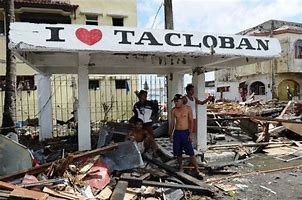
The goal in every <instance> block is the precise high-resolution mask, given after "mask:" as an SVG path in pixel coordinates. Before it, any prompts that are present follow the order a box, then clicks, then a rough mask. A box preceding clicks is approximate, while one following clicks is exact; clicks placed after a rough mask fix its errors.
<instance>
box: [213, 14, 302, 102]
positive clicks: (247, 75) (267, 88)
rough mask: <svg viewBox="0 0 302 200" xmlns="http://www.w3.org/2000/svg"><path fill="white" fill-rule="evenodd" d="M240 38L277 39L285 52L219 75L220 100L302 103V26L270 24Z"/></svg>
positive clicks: (244, 32) (217, 88) (263, 25)
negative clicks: (276, 100) (263, 37)
mask: <svg viewBox="0 0 302 200" xmlns="http://www.w3.org/2000/svg"><path fill="white" fill-rule="evenodd" d="M238 34H241V35H254V36H266V37H267V36H270V37H274V38H278V39H279V41H280V45H281V48H282V52H281V55H280V57H279V58H277V59H274V60H270V61H265V62H259V63H256V64H252V65H246V66H241V67H236V68H230V69H227V70H219V71H216V72H215V83H216V96H217V99H219V98H222V99H226V100H232V101H244V100H245V99H246V98H247V97H248V96H250V95H252V94H254V95H255V96H254V97H255V99H264V100H269V99H272V98H277V99H279V100H280V101H287V100H289V99H297V100H298V99H301V98H302V88H301V86H302V24H300V23H294V22H286V21H278V20H269V21H266V22H264V23H262V24H259V25H258V26H255V27H252V28H250V29H247V30H244V31H242V32H240V33H238Z"/></svg>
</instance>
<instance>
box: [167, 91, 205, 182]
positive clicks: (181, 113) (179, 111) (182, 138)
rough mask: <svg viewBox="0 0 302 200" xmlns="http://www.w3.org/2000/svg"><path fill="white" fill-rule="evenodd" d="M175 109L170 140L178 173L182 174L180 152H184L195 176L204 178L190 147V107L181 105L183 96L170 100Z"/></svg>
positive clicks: (191, 125)
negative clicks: (188, 158)
mask: <svg viewBox="0 0 302 200" xmlns="http://www.w3.org/2000/svg"><path fill="white" fill-rule="evenodd" d="M172 101H174V104H175V107H174V108H173V109H172V113H171V123H170V131H169V133H170V140H171V142H173V153H174V155H175V156H176V157H177V160H178V164H179V171H180V172H183V163H182V151H183V150H184V151H185V153H186V154H187V155H189V156H190V159H191V162H192V164H193V166H194V168H195V171H196V173H197V176H198V177H199V178H201V177H202V176H204V174H203V173H201V172H200V171H199V169H198V165H197V162H196V158H195V155H194V150H193V146H192V130H193V115H192V109H191V107H190V106H187V105H185V104H184V103H183V96H182V95H181V94H176V95H175V96H174V98H173V99H172Z"/></svg>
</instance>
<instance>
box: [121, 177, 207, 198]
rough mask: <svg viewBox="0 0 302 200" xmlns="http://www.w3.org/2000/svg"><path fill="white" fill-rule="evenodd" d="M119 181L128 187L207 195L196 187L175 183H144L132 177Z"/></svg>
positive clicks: (205, 191) (203, 190) (202, 189)
mask: <svg viewBox="0 0 302 200" xmlns="http://www.w3.org/2000/svg"><path fill="white" fill-rule="evenodd" d="M121 180H123V181H127V182H128V184H129V187H138V188H140V187H141V186H142V185H144V186H153V187H159V188H160V187H163V188H175V189H187V190H192V191H196V192H199V193H202V194H208V192H209V191H208V190H205V189H204V188H202V187H200V186H196V185H186V184H175V183H163V182H156V181H145V180H141V179H139V178H132V177H128V178H127V177H122V178H121Z"/></svg>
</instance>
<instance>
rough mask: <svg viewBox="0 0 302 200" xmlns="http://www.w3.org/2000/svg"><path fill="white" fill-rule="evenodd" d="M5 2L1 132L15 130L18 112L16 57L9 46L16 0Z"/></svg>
mask: <svg viewBox="0 0 302 200" xmlns="http://www.w3.org/2000/svg"><path fill="white" fill-rule="evenodd" d="M4 4H5V5H4V6H5V21H6V24H5V28H6V29H5V30H6V76H5V97H4V110H3V118H2V130H1V134H6V133H8V132H15V113H16V112H15V110H16V93H15V92H16V57H15V56H14V54H13V53H12V51H11V50H10V49H9V48H8V44H9V30H10V23H12V22H14V21H15V9H14V0H6V1H4Z"/></svg>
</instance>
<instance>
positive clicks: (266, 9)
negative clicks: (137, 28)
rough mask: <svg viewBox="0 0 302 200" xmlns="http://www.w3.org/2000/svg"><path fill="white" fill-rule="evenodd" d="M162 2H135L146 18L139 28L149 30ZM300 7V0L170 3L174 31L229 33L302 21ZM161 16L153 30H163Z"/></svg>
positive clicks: (151, 0) (174, 1) (210, 0)
mask: <svg viewBox="0 0 302 200" xmlns="http://www.w3.org/2000/svg"><path fill="white" fill-rule="evenodd" d="M161 2H162V0H146V1H143V0H138V3H139V5H141V8H143V12H142V13H141V14H145V16H148V17H147V18H148V19H147V20H145V23H144V24H141V27H145V28H150V27H151V24H152V23H153V20H154V16H155V14H156V11H157V9H158V6H159V5H160V4H161ZM301 7H302V0H265V1H263V0H262V1H261V0H173V15H174V29H175V30H179V31H200V32H213V33H230V34H232V33H236V32H239V31H242V30H244V29H247V28H250V27H253V26H255V25H257V24H260V23H262V22H264V21H267V20H270V19H278V20H286V21H295V22H301V20H302V12H301V11H300V10H301ZM139 9H140V7H138V11H139ZM162 11H163V8H162ZM139 12H140V11H139ZM162 15H163V14H162V13H161V15H159V16H158V18H157V21H156V22H157V23H156V26H154V27H153V28H163V27H164V26H163V16H162ZM140 16H141V15H139V17H140ZM138 20H139V21H140V19H138Z"/></svg>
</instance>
